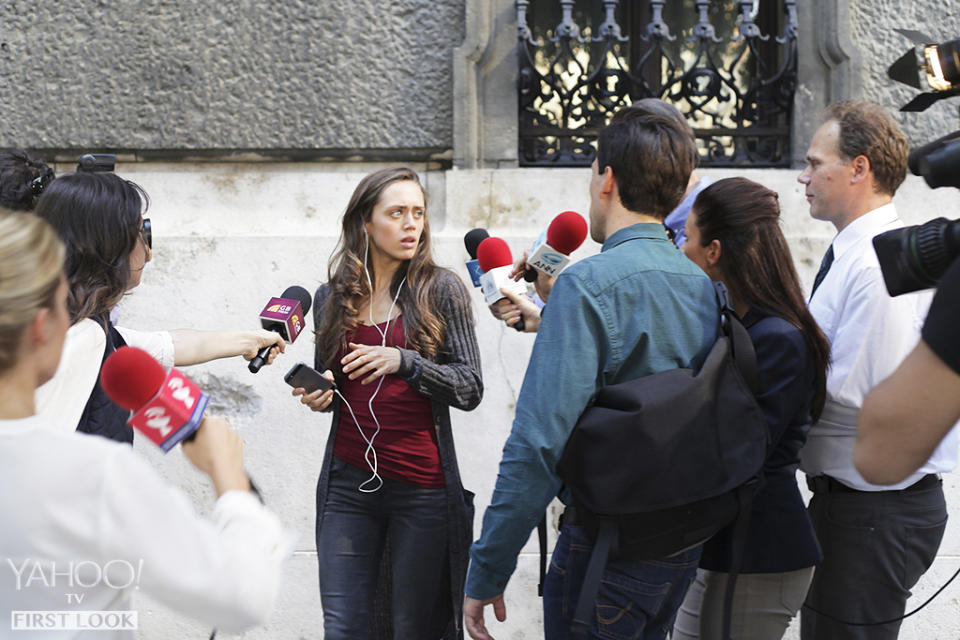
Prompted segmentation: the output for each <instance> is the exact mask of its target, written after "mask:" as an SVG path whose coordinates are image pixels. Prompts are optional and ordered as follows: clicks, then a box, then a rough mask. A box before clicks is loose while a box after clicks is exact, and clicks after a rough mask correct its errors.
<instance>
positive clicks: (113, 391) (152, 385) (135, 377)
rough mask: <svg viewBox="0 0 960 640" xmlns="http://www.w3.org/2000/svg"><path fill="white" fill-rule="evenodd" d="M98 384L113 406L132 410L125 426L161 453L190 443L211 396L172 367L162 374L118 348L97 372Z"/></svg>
mask: <svg viewBox="0 0 960 640" xmlns="http://www.w3.org/2000/svg"><path fill="white" fill-rule="evenodd" d="M100 384H101V386H102V387H103V391H104V392H105V393H106V394H107V396H108V397H109V398H110V399H111V400H113V402H114V403H116V404H117V405H119V406H121V407H123V408H124V409H129V410H130V411H133V412H134V414H133V415H132V416H131V417H130V420H128V421H127V423H128V424H129V425H130V426H131V427H133V428H134V429H136V430H137V431H139V432H140V433H142V434H143V435H145V436H146V437H147V438H149V439H150V440H151V441H153V443H154V444H156V445H157V446H158V447H160V448H161V449H163V450H164V452H167V451H170V449H172V448H173V447H175V446H176V445H178V444H179V443H181V442H183V441H184V440H192V439H193V435H194V432H196V430H197V428H198V427H199V426H200V422H201V421H202V420H203V412H204V410H206V408H207V403H208V402H209V401H210V396H208V395H207V394H206V393H204V392H203V391H202V390H201V389H200V387H198V386H197V385H196V384H195V383H194V382H193V381H192V380H190V378H188V377H186V376H185V375H183V374H182V373H180V372H179V371H177V370H176V369H175V368H174V367H170V371H166V372H165V371H164V370H163V366H161V365H160V363H159V362H157V361H156V360H154V359H153V357H152V356H151V355H150V354H149V353H147V352H146V351H144V350H143V349H138V348H136V347H120V348H119V349H117V350H116V351H114V352H113V353H112V354H110V357H108V358H107V359H106V361H104V363H103V368H102V369H101V370H100Z"/></svg>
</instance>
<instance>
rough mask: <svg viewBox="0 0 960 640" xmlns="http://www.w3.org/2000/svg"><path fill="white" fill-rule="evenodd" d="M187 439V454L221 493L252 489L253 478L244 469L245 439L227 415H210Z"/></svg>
mask: <svg viewBox="0 0 960 640" xmlns="http://www.w3.org/2000/svg"><path fill="white" fill-rule="evenodd" d="M194 435H195V436H196V437H195V438H191V439H190V440H187V441H185V442H184V443H183V447H182V448H183V454H184V455H185V456H187V459H188V460H189V461H190V462H191V463H192V464H193V466H195V467H196V468H197V469H199V470H200V471H202V472H203V473H205V474H207V475H208V476H209V477H210V481H211V482H212V483H213V488H214V490H215V491H216V492H217V497H220V496H222V495H223V494H224V493H226V492H227V491H250V478H249V476H248V475H247V472H246V471H244V469H243V439H242V438H241V437H240V434H239V433H237V432H236V431H235V430H234V429H233V428H231V427H230V424H229V423H228V422H227V421H226V420H224V419H223V418H220V417H216V416H207V417H205V418H204V419H203V422H201V423H200V427H199V428H198V429H197V430H196V432H194Z"/></svg>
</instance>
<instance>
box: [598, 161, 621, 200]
mask: <svg viewBox="0 0 960 640" xmlns="http://www.w3.org/2000/svg"><path fill="white" fill-rule="evenodd" d="M601 180H602V182H601V183H600V194H601V195H602V196H603V197H605V198H609V197H611V196H612V195H613V193H614V190H615V189H616V188H617V179H616V177H615V176H614V175H613V167H611V166H610V165H607V166H606V167H605V168H604V169H603V174H602V178H601Z"/></svg>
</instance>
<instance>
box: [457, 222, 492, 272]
mask: <svg viewBox="0 0 960 640" xmlns="http://www.w3.org/2000/svg"><path fill="white" fill-rule="evenodd" d="M489 237H490V234H489V233H487V230H486V229H479V228H478V229H471V230H470V231H468V232H467V235H465V236H463V244H464V246H465V247H466V248H467V253H468V254H469V255H470V260H468V261H467V273H469V274H470V280H471V281H473V286H475V287H479V286H480V276H482V275H483V270H482V269H481V268H480V262H479V261H478V260H477V248H478V247H479V246H480V243H481V242H483V241H484V240H486V239H487V238H489Z"/></svg>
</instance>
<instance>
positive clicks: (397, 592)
mask: <svg viewBox="0 0 960 640" xmlns="http://www.w3.org/2000/svg"><path fill="white" fill-rule="evenodd" d="M314 310H315V311H314V314H315V315H314V320H315V323H316V333H317V349H316V367H317V369H318V370H320V371H324V370H327V375H328V376H329V377H331V378H334V379H336V381H337V384H338V386H339V389H340V393H341V394H342V395H339V396H338V397H337V398H336V400H334V396H333V393H332V392H331V391H327V392H321V391H317V392H314V393H312V394H308V395H304V394H303V392H304V390H303V389H295V390H294V395H299V396H301V401H302V402H303V403H304V404H307V405H309V406H310V407H311V408H312V409H314V410H316V411H322V410H325V409H327V408H328V407H329V406H330V405H331V403H333V422H332V424H331V430H330V436H329V439H328V442H327V449H326V454H325V456H324V461H323V468H322V470H321V472H320V480H319V483H318V487H317V552H318V557H319V563H320V567H319V569H320V598H321V603H322V605H323V615H324V636H323V637H324V638H327V639H328V640H364V639H368V638H397V639H400V638H403V639H407V638H417V639H418V640H437V639H439V638H441V637H445V638H458V637H462V634H463V632H462V629H461V611H460V607H461V602H462V599H463V581H464V577H465V572H466V565H467V553H468V550H469V546H470V541H471V538H472V535H473V526H472V520H473V508H472V504H471V500H470V498H471V496H470V494H468V493H466V492H465V491H464V490H463V487H462V485H461V482H460V474H459V471H458V468H457V460H456V455H455V452H454V447H453V438H452V434H451V429H450V411H449V408H450V407H451V406H453V407H456V408H458V409H462V410H470V409H473V408H474V407H476V406H477V404H479V402H480V398H481V395H482V393H483V383H482V381H481V375H480V358H479V352H478V347H477V340H476V336H475V334H474V328H473V321H472V315H471V308H470V298H469V295H468V292H467V290H466V288H465V287H464V286H463V284H462V283H461V282H460V279H459V278H458V277H457V276H456V275H455V274H454V273H452V272H451V271H449V270H447V269H442V268H440V267H438V266H436V265H435V264H434V262H433V258H432V256H431V246H430V226H429V221H428V218H427V211H426V204H425V199H424V191H423V187H422V186H421V185H420V181H419V179H418V177H417V174H416V173H415V172H414V171H412V170H410V169H405V168H397V169H384V170H381V171H377V172H374V173H372V174H370V175H368V176H366V177H365V178H364V179H363V180H361V182H360V184H359V185H358V186H357V188H356V190H355V191H354V193H353V196H352V197H351V199H350V202H349V204H348V205H347V209H346V212H345V213H344V216H343V229H342V234H341V236H340V241H339V244H338V248H337V251H336V253H335V254H334V256H333V258H332V260H331V262H330V269H329V279H328V283H327V284H325V285H323V286H321V287H320V288H319V289H318V290H317V294H316V300H315V303H314Z"/></svg>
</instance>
